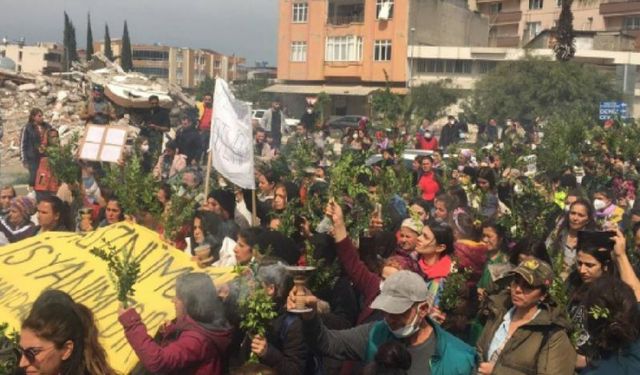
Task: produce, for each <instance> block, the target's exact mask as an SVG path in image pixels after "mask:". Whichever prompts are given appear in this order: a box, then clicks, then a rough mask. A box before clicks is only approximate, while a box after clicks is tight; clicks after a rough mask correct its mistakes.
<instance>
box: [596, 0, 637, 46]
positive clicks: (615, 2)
mask: <svg viewBox="0 0 640 375" xmlns="http://www.w3.org/2000/svg"><path fill="white" fill-rule="evenodd" d="M600 15H601V16H602V18H603V19H604V27H605V30H608V31H614V30H622V31H624V32H625V33H627V34H629V35H633V36H634V37H635V38H636V49H637V50H640V2H638V1H631V0H605V1H603V2H601V3H600Z"/></svg>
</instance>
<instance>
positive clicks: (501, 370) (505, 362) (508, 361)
mask: <svg viewBox="0 0 640 375" xmlns="http://www.w3.org/2000/svg"><path fill="white" fill-rule="evenodd" d="M487 308H488V310H489V311H488V320H487V323H486V325H485V327H484V330H483V331H482V335H481V336H480V339H478V343H477V345H476V350H477V353H478V357H479V360H480V362H486V361H487V352H488V351H489V345H491V340H492V339H493V336H494V334H495V332H496V331H497V330H498V328H499V327H500V324H501V323H502V319H503V317H504V315H505V314H506V313H507V311H508V310H509V309H510V308H511V297H510V294H509V291H508V290H505V291H503V292H501V293H500V294H497V295H493V296H491V297H489V301H488V305H487ZM568 328H569V321H568V320H567V319H566V318H565V313H564V311H561V309H558V308H556V307H554V306H550V305H547V304H545V305H542V311H540V313H539V314H538V315H537V316H536V317H535V318H534V319H533V320H532V321H530V322H529V323H527V324H525V325H523V326H522V327H520V328H518V329H517V330H516V331H515V332H514V333H513V335H512V336H511V338H510V339H509V340H508V341H507V343H506V345H505V346H504V348H503V349H502V352H501V353H500V356H499V357H498V360H497V361H496V363H495V365H494V370H493V374H494V375H516V374H518V375H520V374H531V375H546V374H548V375H564V374H566V375H572V374H573V373H574V370H575V363H576V352H575V349H574V348H573V345H572V344H571V340H569V337H568V336H567V329H568Z"/></svg>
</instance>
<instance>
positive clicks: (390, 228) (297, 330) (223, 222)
mask: <svg viewBox="0 0 640 375" xmlns="http://www.w3.org/2000/svg"><path fill="white" fill-rule="evenodd" d="M97 91H98V93H97V94H96V96H95V97H96V98H98V97H100V95H99V90H97ZM100 100H105V99H104V98H101V99H100ZM151 101H153V102H154V103H153V106H152V107H153V108H154V110H153V111H151V112H150V114H149V115H148V117H147V121H146V122H145V127H144V128H143V130H146V134H142V135H141V136H140V137H138V139H137V140H136V141H135V142H134V143H133V144H132V146H131V149H130V150H129V152H128V156H126V160H124V161H123V162H122V163H120V164H122V165H126V164H127V163H130V162H134V161H135V162H139V163H140V165H141V168H142V169H143V170H144V172H145V173H146V174H150V175H152V176H153V178H154V179H155V181H156V182H157V191H156V200H157V203H159V204H160V205H161V206H162V208H163V209H162V212H161V214H160V215H159V216H160V218H158V217H152V216H153V215H144V213H142V212H125V210H124V209H123V207H122V205H121V204H120V202H119V197H118V196H117V195H115V194H114V193H113V191H110V190H111V189H109V188H108V186H107V185H106V184H104V183H103V178H104V171H103V168H104V166H102V165H100V164H98V163H87V162H82V163H81V176H79V179H78V186H79V188H80V192H81V194H80V200H81V203H80V204H77V203H74V200H73V199H69V198H68V194H65V192H64V189H63V188H64V186H62V185H65V184H56V185H61V186H56V188H57V189H56V191H53V190H51V189H49V190H47V189H45V190H42V189H40V190H38V189H36V190H35V192H34V194H31V195H30V196H16V193H15V190H14V189H13V188H12V187H11V186H6V187H3V188H2V189H0V209H1V210H2V217H1V218H0V235H2V237H0V241H1V243H3V244H7V243H15V242H17V241H20V240H22V239H25V238H28V237H31V236H34V235H37V234H38V233H41V232H45V231H78V232H82V233H84V232H88V231H91V230H94V229H95V228H98V227H102V226H106V225H110V224H113V223H116V222H119V221H122V220H125V217H128V219H130V220H134V221H137V222H138V223H139V224H142V225H144V226H146V227H148V228H149V229H152V230H154V231H156V232H158V234H159V235H162V236H163V237H162V238H164V239H165V240H166V241H170V242H171V243H172V244H173V245H174V246H176V247H177V248H179V249H181V250H184V251H186V252H187V253H189V254H190V255H191V256H192V259H193V261H194V267H199V268H207V267H216V266H236V267H237V269H238V270H239V271H238V276H237V277H236V279H234V280H233V281H231V282H229V283H227V284H224V285H218V286H217V287H216V286H215V285H214V283H213V282H212V280H211V279H210V278H209V277H208V276H206V275H205V274H202V273H187V274H183V275H181V276H179V277H178V279H177V281H176V294H175V295H176V297H175V298H174V303H175V310H176V318H175V319H174V320H173V321H172V322H169V323H168V324H167V325H165V326H163V328H162V329H161V330H160V331H159V332H148V330H147V328H146V327H145V325H144V322H143V321H142V319H141V317H140V315H139V314H138V312H136V309H135V306H133V307H130V308H128V309H121V310H120V311H119V312H115V311H114V314H116V313H118V314H119V321H120V323H121V325H122V329H123V330H124V333H125V335H126V338H127V340H128V342H129V343H130V345H131V347H132V348H133V350H134V351H135V353H136V355H137V357H138V359H139V365H138V366H137V367H136V369H135V370H134V371H133V373H170V374H223V373H232V374H287V375H288V374H411V375H413V374H420V375H423V374H434V375H436V374H483V375H485V374H487V375H488V374H498V375H501V374H560V375H562V374H567V375H570V374H574V373H580V374H638V373H640V305H639V304H638V302H639V301H640V281H639V280H638V277H637V271H636V268H637V265H638V264H637V261H636V260H637V258H638V254H637V249H638V248H639V247H640V200H636V197H635V194H636V190H635V189H636V185H637V182H638V180H637V175H638V174H637V172H638V171H639V170H640V169H638V168H640V164H635V160H624V158H622V157H621V156H620V155H618V154H617V150H616V149H615V148H614V145H607V144H605V143H604V142H603V143H602V144H601V145H600V147H601V149H600V153H599V154H598V155H597V156H596V157H593V156H591V155H580V159H581V161H582V165H581V166H579V167H576V166H567V167H566V168H564V170H563V172H562V173H561V174H559V175H549V174H547V173H544V172H540V173H537V174H536V173H533V174H532V173H530V172H531V171H530V170H526V168H525V166H522V164H519V163H517V162H516V161H518V160H520V156H522V155H527V154H528V153H531V152H532V149H535V146H536V145H538V144H539V142H540V139H539V137H538V136H537V133H536V126H523V125H522V124H521V123H520V122H519V121H516V120H507V121H506V122H505V126H500V125H498V121H497V120H495V119H490V120H489V121H487V124H486V125H485V126H482V127H481V129H480V132H479V134H478V137H477V141H476V143H475V144H472V143H470V142H469V141H468V139H467V134H468V133H469V127H468V126H467V125H466V124H463V123H461V122H459V121H458V120H456V119H455V118H454V117H453V116H449V118H448V120H447V123H446V124H445V125H444V126H442V127H439V126H436V125H434V124H433V123H431V122H430V121H429V120H428V119H424V121H422V122H421V123H419V124H412V123H411V122H404V121H400V122H398V123H397V124H393V125H392V128H390V129H384V128H382V127H376V126H375V125H374V124H372V123H371V122H370V121H369V120H368V119H367V118H363V119H362V120H361V121H360V123H359V124H358V126H357V127H356V128H353V129H349V131H347V132H345V133H344V134H341V136H340V137H339V138H337V139H336V138H335V137H334V136H333V135H332V134H330V130H329V129H327V128H326V126H325V124H322V123H319V118H321V116H317V114H316V113H315V109H314V108H313V106H309V107H308V108H307V109H306V110H305V113H304V114H303V115H302V116H301V122H300V124H298V125H297V126H296V127H295V129H289V128H287V126H286V123H285V122H284V118H285V116H284V114H283V113H282V110H281V108H280V104H279V103H278V102H274V103H273V105H272V107H271V109H269V110H268V111H267V113H266V114H265V116H264V117H263V119H262V122H261V123H257V124H254V156H255V163H256V171H255V178H256V186H257V189H256V190H257V191H256V193H257V194H256V197H255V198H256V199H255V203H254V199H252V198H253V197H252V192H251V191H247V190H243V189H239V188H234V187H233V185H232V184H231V183H228V182H226V183H225V182H221V179H219V178H217V177H218V176H216V177H215V178H214V179H213V180H212V186H214V188H213V189H212V190H211V191H210V192H208V194H207V195H206V196H204V195H203V194H202V192H203V186H204V184H203V179H204V173H203V170H202V166H203V164H205V159H206V157H205V156H204V155H205V153H204V152H203V150H206V145H207V144H208V140H207V134H208V130H209V129H210V127H211V126H212V125H211V117H212V106H211V97H210V96H208V97H206V98H205V101H204V102H203V104H202V105H201V106H200V107H199V108H198V109H199V111H193V112H188V113H185V114H184V115H183V116H181V117H180V124H179V127H178V129H177V131H176V135H175V138H174V139H172V140H170V141H169V142H167V143H166V145H165V147H164V149H163V150H161V147H160V144H161V143H162V137H164V134H165V133H166V132H167V131H168V130H169V128H170V124H169V123H168V122H169V118H168V116H165V115H166V113H164V114H162V113H160V114H159V111H160V110H159V109H158V103H157V98H151ZM106 107H107V106H106V105H102V104H100V105H98V106H94V108H93V111H94V113H96V114H98V115H100V116H103V117H105V116H106V117H108V116H109V115H108V113H109V112H108V110H107V109H105V108H106ZM100 108H102V109H100ZM105 111H107V112H105ZM160 112H161V111H160ZM196 116H199V120H198V118H195V117H196ZM207 121H208V124H205V123H206V122H207ZM94 122H95V121H94ZM52 129H53V128H52V127H51V126H50V125H48V124H47V123H46V122H44V117H43V113H42V111H40V110H38V109H34V110H32V111H31V116H30V119H29V123H28V124H27V125H26V126H25V129H24V131H23V145H22V150H23V161H24V163H25V167H26V168H27V169H28V171H29V176H30V177H29V178H30V185H31V186H32V187H35V186H37V181H36V180H37V178H38V175H39V172H38V171H39V170H40V169H43V167H42V165H43V163H42V160H43V159H46V157H47V147H48V145H49V144H52V143H53V144H55V142H57V141H56V140H51V139H50V138H49V137H50V136H51V134H53V133H52V132H51V130H52ZM374 129H375V130H374ZM607 131H611V132H615V131H616V128H615V127H612V128H610V129H607ZM54 138H55V137H54ZM407 148H416V149H418V150H421V151H420V152H417V156H416V157H415V158H414V159H413V160H409V161H405V159H404V158H403V154H404V151H405V150H406V149H407ZM336 149H339V150H340V152H339V153H338V152H336V151H335V150H336ZM501 150H511V152H512V155H505V154H504V153H501ZM372 154H380V155H381V157H380V160H379V161H376V162H373V163H371V162H367V160H368V157H369V156H371V155H372ZM134 156H137V157H135V158H134ZM347 156H349V163H350V164H349V165H347V167H346V168H343V167H344V165H341V164H340V163H342V162H343V161H344V160H345V158H346V157H347ZM213 157H214V158H215V155H213ZM303 159H304V160H303ZM305 163H306V164H305ZM283 166H284V167H283ZM44 168H46V166H45V167H44ZM52 177H53V179H54V180H55V176H52ZM602 177H606V181H605V179H603V178H602ZM599 181H602V183H600V184H598V183H596V182H599ZM391 182H393V184H391ZM390 185H392V186H391V187H390ZM175 194H180V195H181V196H183V197H186V199H188V200H192V201H194V202H195V205H194V206H193V211H192V212H189V213H188V215H186V216H185V217H186V219H185V220H184V222H183V223H180V228H179V230H178V231H176V234H175V236H168V233H167V232H166V231H165V228H164V227H163V223H164V222H163V220H162V216H163V215H164V216H166V215H171V212H172V211H171V210H172V207H171V205H170V202H171V199H172V196H173V195H175ZM532 196H535V198H536V199H539V200H540V201H542V202H543V203H544V205H543V206H544V215H541V214H540V212H533V211H522V210H521V207H522V206H523V205H524V206H526V205H527V201H526V200H528V199H530V198H531V197H532ZM34 198H35V199H34ZM532 206H533V205H532ZM36 212H37V214H36ZM523 212H525V213H523ZM527 214H531V215H532V216H530V217H518V218H517V219H519V221H518V220H516V221H515V222H520V223H522V222H529V223H527V224H526V228H527V230H529V229H530V228H534V226H535V228H541V230H540V231H537V229H536V231H535V233H534V231H531V232H530V233H524V234H523V233H521V232H522V231H521V230H520V229H522V228H519V227H517V225H512V223H513V222H514V221H513V220H514V219H513V218H514V216H518V215H520V216H523V215H527ZM73 218H75V221H74V220H73ZM34 219H35V221H37V223H38V224H37V225H36V224H34V222H33V220H34ZM531 221H536V222H535V223H531ZM363 223H364V225H363ZM532 225H534V226H532ZM539 233H542V234H543V235H539ZM629 241H633V244H629V243H628V242H629ZM288 265H300V266H305V265H306V266H313V267H315V270H313V271H311V272H310V277H309V280H308V282H307V286H303V285H302V284H300V283H298V282H297V283H295V284H294V282H293V280H292V276H291V274H290V272H288V270H287V268H286V266H288ZM256 289H260V290H263V291H264V292H265V294H266V296H267V298H268V299H269V301H270V302H271V305H272V306H273V311H274V316H275V317H274V318H272V319H271V320H270V321H269V322H267V324H266V326H265V332H264V334H257V333H256V332H251V331H249V330H247V329H245V328H243V327H244V326H245V325H243V321H244V319H245V314H246V311H244V310H243V303H242V301H243V300H246V299H247V298H251V297H250V296H251V295H252V293H253V291H255V290H256ZM98 337H99V332H98V329H97V327H96V325H95V322H94V318H93V315H92V313H91V311H90V310H89V309H88V308H86V307H85V306H83V305H82V304H78V303H75V302H74V301H73V300H72V299H71V297H69V296H68V295H67V294H65V293H64V292H61V291H45V292H43V294H42V295H41V296H40V297H39V298H38V300H37V301H36V302H35V303H34V304H33V307H32V309H31V312H30V313H29V315H28V317H26V319H25V320H24V321H23V324H22V330H21V332H20V345H19V348H18V349H19V354H20V359H19V362H18V367H19V369H18V370H17V371H21V370H22V371H26V372H27V373H40V374H113V373H115V372H114V370H113V369H111V367H110V366H109V364H108V361H107V359H106V354H105V351H104V349H103V348H102V347H101V345H100V343H99V340H98V339H97V338H98ZM249 358H253V359H255V361H253V362H251V363H247V360H248V359H249Z"/></svg>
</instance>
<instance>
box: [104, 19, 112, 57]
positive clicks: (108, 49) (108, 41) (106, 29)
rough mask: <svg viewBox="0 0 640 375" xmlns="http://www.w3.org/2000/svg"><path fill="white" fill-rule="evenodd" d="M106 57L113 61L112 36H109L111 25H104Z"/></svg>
mask: <svg viewBox="0 0 640 375" xmlns="http://www.w3.org/2000/svg"><path fill="white" fill-rule="evenodd" d="M104 55H105V57H106V58H107V59H109V61H113V50H112V49H111V36H109V25H107V24H105V25H104Z"/></svg>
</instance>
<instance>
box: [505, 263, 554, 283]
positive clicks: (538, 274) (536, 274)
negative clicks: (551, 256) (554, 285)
mask: <svg viewBox="0 0 640 375" xmlns="http://www.w3.org/2000/svg"><path fill="white" fill-rule="evenodd" d="M507 275H508V276H515V275H519V276H521V277H522V278H523V279H524V280H525V281H526V282H527V283H528V284H529V285H531V286H532V287H534V288H539V287H549V286H551V282H552V281H553V269H552V268H551V266H550V265H549V263H547V262H543V261H541V260H540V259H536V258H534V259H529V260H525V261H524V262H522V263H520V264H519V265H518V267H516V268H514V269H513V270H512V271H511V272H509V273H508V274H507Z"/></svg>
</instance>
